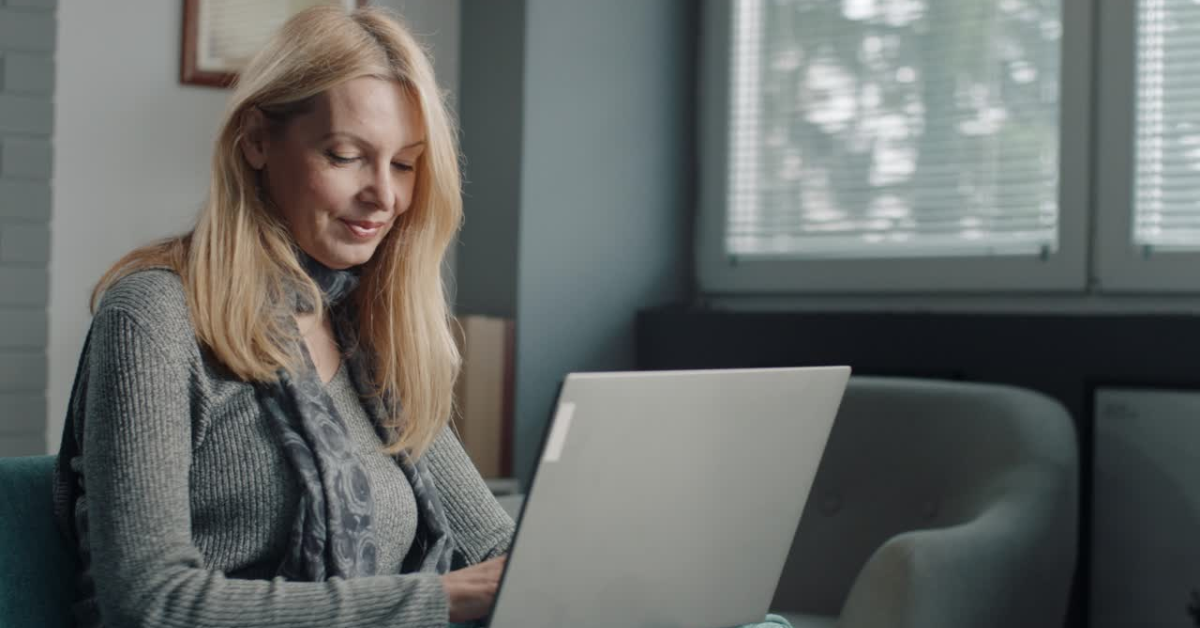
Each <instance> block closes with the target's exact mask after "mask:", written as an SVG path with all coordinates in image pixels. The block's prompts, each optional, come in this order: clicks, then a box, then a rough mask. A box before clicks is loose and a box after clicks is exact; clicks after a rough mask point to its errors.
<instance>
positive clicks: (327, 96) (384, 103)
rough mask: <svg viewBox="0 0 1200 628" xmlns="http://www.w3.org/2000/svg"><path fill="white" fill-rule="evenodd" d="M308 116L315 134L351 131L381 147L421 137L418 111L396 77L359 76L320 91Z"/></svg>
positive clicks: (404, 144) (397, 146)
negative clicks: (393, 78)
mask: <svg viewBox="0 0 1200 628" xmlns="http://www.w3.org/2000/svg"><path fill="white" fill-rule="evenodd" d="M315 104H316V107H315V108H314V110H313V112H312V115H311V116H305V117H307V118H309V122H310V125H311V126H312V127H313V128H312V131H313V132H315V133H317V134H321V135H324V134H327V133H350V134H354V135H357V136H359V137H361V138H363V139H365V140H367V141H370V142H371V143H373V144H376V145H379V146H381V147H395V148H399V147H402V146H407V145H409V144H411V143H413V142H416V141H419V140H423V139H424V135H425V129H424V125H423V123H422V120H421V113H420V110H419V109H418V107H417V106H416V103H415V102H414V100H413V98H412V97H411V96H410V95H409V94H408V93H406V91H405V90H404V88H403V87H402V86H401V85H400V83H399V82H397V81H391V80H385V79H380V78H374V77H360V78H355V79H351V80H349V81H346V82H345V83H341V84H339V85H336V86H334V87H332V88H330V89H329V90H328V91H326V92H325V93H324V94H321V95H320V96H319V97H318V98H317V101H316V103H315Z"/></svg>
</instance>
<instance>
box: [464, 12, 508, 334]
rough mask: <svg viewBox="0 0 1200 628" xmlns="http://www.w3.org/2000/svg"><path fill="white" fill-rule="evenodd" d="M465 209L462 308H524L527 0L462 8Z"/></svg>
mask: <svg viewBox="0 0 1200 628" xmlns="http://www.w3.org/2000/svg"><path fill="white" fill-rule="evenodd" d="M459 70H460V72H461V75H462V89H461V91H460V97H459V112H460V120H461V122H462V130H461V131H462V134H461V138H462V153H463V156H464V162H465V163H464V170H463V213H464V214H465V216H466V222H465V224H464V228H463V230H462V233H461V234H460V236H459V246H458V257H457V261H458V267H457V273H456V276H455V280H456V285H457V287H458V294H457V303H456V310H457V311H458V312H459V313H460V314H482V315H486V316H498V317H502V318H513V317H514V316H515V315H516V312H517V248H518V243H519V240H520V233H519V228H520V218H521V166H522V155H523V151H524V137H523V131H524V126H523V116H524V105H525V0H487V1H485V2H480V1H479V0H475V1H474V2H467V3H465V4H464V5H463V10H462V50H461V63H460V66H459Z"/></svg>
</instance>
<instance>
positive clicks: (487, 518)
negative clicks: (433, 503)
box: [425, 427, 516, 565]
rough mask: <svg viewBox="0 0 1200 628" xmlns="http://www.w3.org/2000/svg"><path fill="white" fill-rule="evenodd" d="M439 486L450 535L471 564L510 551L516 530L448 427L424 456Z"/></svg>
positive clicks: (510, 518)
mask: <svg viewBox="0 0 1200 628" xmlns="http://www.w3.org/2000/svg"><path fill="white" fill-rule="evenodd" d="M425 456H426V459H427V460H428V461H429V468H430V471H431V472H432V473H433V477H434V481H435V482H437V488H438V494H439V495H440V496H441V499H442V506H443V507H444V508H445V509H446V517H447V519H449V523H450V531H451V532H452V533H453V534H454V539H455V542H456V543H457V544H458V546H459V548H460V549H461V550H462V551H463V553H464V554H465V556H466V558H467V562H468V563H469V564H472V565H473V564H476V563H480V562H483V561H485V560H488V559H489V558H495V557H496V556H499V555H501V554H504V553H505V552H507V551H508V548H509V545H510V544H511V543H512V536H513V532H514V531H515V529H516V526H515V525H514V524H513V520H512V517H510V516H508V513H507V512H505V511H504V509H503V508H502V507H501V506H500V503H499V502H497V501H496V498H495V497H494V496H493V495H492V492H491V491H490V490H488V487H487V483H486V482H484V481H483V478H482V477H481V476H480V475H479V470H478V469H476V468H475V465H474V463H472V462H471V458H470V456H468V455H467V452H466V451H465V450H464V449H463V446H462V444H461V443H459V442H458V437H457V436H455V435H454V433H453V432H452V431H451V430H450V428H449V427H447V428H445V429H443V430H442V432H441V434H439V435H438V437H437V439H436V440H434V442H433V445H431V446H430V448H429V451H427V452H425Z"/></svg>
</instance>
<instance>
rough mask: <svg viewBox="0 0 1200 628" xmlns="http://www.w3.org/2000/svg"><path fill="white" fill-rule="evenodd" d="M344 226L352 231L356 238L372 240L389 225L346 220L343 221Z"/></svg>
mask: <svg viewBox="0 0 1200 628" xmlns="http://www.w3.org/2000/svg"><path fill="white" fill-rule="evenodd" d="M341 221H342V224H344V225H346V228H347V229H349V230H350V233H352V234H353V235H354V236H355V237H359V238H370V237H374V236H375V235H376V234H378V233H379V230H380V229H382V228H383V226H384V225H385V224H387V223H382V222H371V221H369V220H346V219H345V218H343V219H341Z"/></svg>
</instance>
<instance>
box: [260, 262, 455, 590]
mask: <svg viewBox="0 0 1200 628" xmlns="http://www.w3.org/2000/svg"><path fill="white" fill-rule="evenodd" d="M298 257H299V259H300V261H301V263H302V265H303V266H304V268H305V270H306V271H307V272H308V274H309V276H310V277H312V279H313V281H315V282H316V283H317V286H318V287H320V289H321V293H322V296H323V301H324V303H323V304H322V305H323V306H324V307H328V308H329V310H330V312H331V315H332V317H333V324H334V325H333V326H334V331H335V334H336V336H337V341H338V346H340V347H341V348H342V351H343V354H344V356H343V359H345V360H346V366H347V367H348V369H349V373H350V377H351V380H352V381H353V383H354V386H355V388H356V390H357V391H358V393H359V397H360V399H361V400H362V402H363V406H364V408H365V409H366V411H367V414H368V416H369V417H370V418H371V420H372V422H373V423H374V424H375V425H376V427H377V428H378V426H380V425H382V419H383V418H384V417H385V412H386V410H385V408H386V407H387V406H388V405H389V404H387V403H385V402H386V401H387V400H386V399H381V398H380V397H379V395H376V394H373V387H372V385H371V379H372V378H371V373H370V370H369V369H370V365H369V363H368V360H367V356H366V355H365V354H364V352H363V351H362V350H361V349H360V348H359V347H358V343H357V338H356V335H355V325H354V320H355V316H354V308H353V305H352V303H350V302H349V301H350V300H348V299H346V297H347V296H349V295H350V293H351V292H353V291H354V289H355V288H356V287H357V286H358V279H359V277H358V269H348V270H341V271H338V270H332V269H330V268H327V267H326V266H324V265H322V264H321V263H319V262H317V261H316V260H314V259H312V258H311V257H309V256H308V255H305V254H304V253H303V252H299V253H298ZM295 307H296V309H297V310H298V311H300V312H311V311H312V310H313V305H312V304H309V303H306V302H304V300H303V299H301V298H297V299H296V300H295ZM300 353H301V355H303V356H304V360H305V370H304V371H303V372H302V373H300V374H299V375H297V376H296V377H292V376H291V375H289V374H288V373H287V372H286V371H283V370H281V371H280V372H279V380H278V381H277V382H272V383H265V384H260V385H259V386H258V398H259V402H260V404H261V405H262V407H263V409H264V410H265V411H266V413H267V416H268V417H269V419H268V420H269V421H270V424H271V427H272V430H273V431H274V432H275V434H276V435H277V436H278V438H279V441H280V444H281V446H282V447H283V451H284V456H285V457H286V458H287V460H288V462H289V463H290V464H291V465H292V468H293V469H295V471H296V474H297V476H298V477H299V480H300V485H301V498H300V504H299V508H298V509H297V510H298V511H297V513H296V518H295V520H294V522H293V524H292V532H291V539H290V541H289V547H288V551H287V553H286V555H285V556H284V559H283V562H282V564H280V566H279V575H281V576H283V577H285V578H287V579H289V580H308V581H314V582H320V581H323V580H326V579H328V578H331V577H334V576H339V577H342V578H354V577H360V576H370V575H374V574H375V573H376V560H377V558H378V553H379V550H378V545H377V543H378V541H377V540H376V538H375V534H374V531H373V529H372V519H373V516H374V511H375V502H374V498H373V497H372V495H371V484H370V481H369V480H368V478H367V474H366V470H365V469H364V467H363V464H362V461H361V460H360V459H359V458H358V456H357V454H356V453H355V452H354V450H353V448H352V447H351V446H350V436H349V432H348V431H347V429H346V423H345V421H344V420H343V419H342V417H341V416H339V415H338V412H337V409H336V408H334V405H333V400H332V399H330V397H329V395H328V394H327V393H326V392H325V388H324V386H323V385H322V384H321V381H320V379H319V377H318V376H317V371H316V368H315V367H314V366H313V363H312V360H311V358H310V357H309V354H308V351H307V350H306V349H305V348H304V347H300ZM380 437H381V438H383V439H384V440H387V438H389V437H388V435H386V434H383V433H381V434H380ZM397 463H398V464H399V465H400V467H401V469H402V470H403V471H404V474H405V476H407V478H408V481H409V483H410V484H412V488H413V495H414V497H415V498H416V502H417V512H418V527H417V537H416V540H415V542H414V544H415V546H416V548H419V549H420V551H413V552H410V553H409V556H408V557H407V558H406V559H405V563H404V566H403V568H404V570H405V571H409V570H413V571H425V572H436V573H446V572H448V571H450V569H451V568H453V567H455V566H457V565H456V564H455V563H456V562H458V561H456V560H455V552H454V542H453V538H452V536H451V534H450V527H449V524H448V522H447V518H446V513H445V510H443V508H442V503H441V500H440V499H439V496H438V492H437V487H436V484H435V483H434V480H433V475H432V473H431V472H430V471H429V468H428V466H427V465H426V463H425V461H423V460H419V461H416V462H413V461H412V460H411V459H410V458H409V457H408V456H407V455H405V454H403V453H401V454H400V455H399V456H398V458H397ZM416 548H414V549H416Z"/></svg>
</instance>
